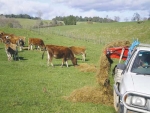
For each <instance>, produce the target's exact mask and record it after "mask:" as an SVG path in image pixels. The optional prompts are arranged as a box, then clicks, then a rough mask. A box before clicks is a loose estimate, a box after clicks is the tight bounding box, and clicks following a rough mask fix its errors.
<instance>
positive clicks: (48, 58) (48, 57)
mask: <svg viewBox="0 0 150 113" xmlns="http://www.w3.org/2000/svg"><path fill="white" fill-rule="evenodd" d="M49 60H50V55H49V52H48V51H47V65H48V66H49Z"/></svg>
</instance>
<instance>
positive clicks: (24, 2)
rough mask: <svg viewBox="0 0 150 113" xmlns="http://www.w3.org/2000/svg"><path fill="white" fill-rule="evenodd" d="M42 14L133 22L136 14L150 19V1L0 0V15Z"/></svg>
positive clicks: (48, 16) (46, 17) (49, 17)
mask: <svg viewBox="0 0 150 113" xmlns="http://www.w3.org/2000/svg"><path fill="white" fill-rule="evenodd" d="M38 12H41V13H42V16H41V17H42V19H46V20H51V19H53V18H55V17H56V16H69V15H73V16H82V17H94V16H98V17H102V18H104V17H106V16H107V15H108V17H109V18H111V19H114V16H119V17H120V19H121V21H124V19H125V18H128V19H129V20H131V18H132V17H133V15H134V13H138V14H140V16H141V17H142V18H143V17H147V18H148V17H149V14H150V0H0V14H28V15H30V16H33V17H37V16H38Z"/></svg>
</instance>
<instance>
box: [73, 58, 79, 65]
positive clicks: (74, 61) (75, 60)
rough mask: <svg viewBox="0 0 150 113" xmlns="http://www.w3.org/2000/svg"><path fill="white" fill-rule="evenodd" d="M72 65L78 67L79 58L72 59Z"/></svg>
mask: <svg viewBox="0 0 150 113" xmlns="http://www.w3.org/2000/svg"><path fill="white" fill-rule="evenodd" d="M72 64H73V65H74V66H76V65H78V64H77V58H76V57H74V58H73V59H72Z"/></svg>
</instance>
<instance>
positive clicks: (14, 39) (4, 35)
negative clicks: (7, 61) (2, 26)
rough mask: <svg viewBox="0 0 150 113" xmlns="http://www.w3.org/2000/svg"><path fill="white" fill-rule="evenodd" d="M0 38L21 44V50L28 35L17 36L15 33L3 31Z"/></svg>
mask: <svg viewBox="0 0 150 113" xmlns="http://www.w3.org/2000/svg"><path fill="white" fill-rule="evenodd" d="M0 39H1V40H2V42H3V43H5V42H8V40H9V41H10V42H11V43H12V44H16V45H18V46H20V51H22V49H23V46H24V44H25V39H26V37H24V36H15V35H14V34H8V33H3V32H2V33H1V34H0Z"/></svg>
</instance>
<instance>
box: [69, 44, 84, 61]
mask: <svg viewBox="0 0 150 113" xmlns="http://www.w3.org/2000/svg"><path fill="white" fill-rule="evenodd" d="M69 48H70V49H71V51H72V52H73V54H74V55H82V61H84V62H85V57H86V48H85V47H77V46H71V47H69Z"/></svg>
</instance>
